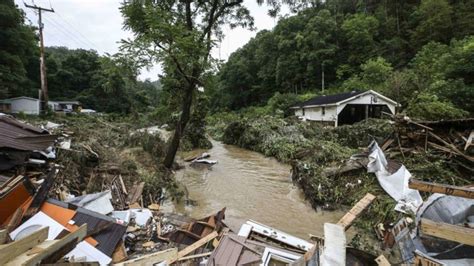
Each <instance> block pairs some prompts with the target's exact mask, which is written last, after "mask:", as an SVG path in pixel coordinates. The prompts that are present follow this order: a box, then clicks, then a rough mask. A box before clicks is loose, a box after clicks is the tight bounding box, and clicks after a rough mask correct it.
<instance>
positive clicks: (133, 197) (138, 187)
mask: <svg viewBox="0 0 474 266" xmlns="http://www.w3.org/2000/svg"><path fill="white" fill-rule="evenodd" d="M144 187H145V182H140V183H139V184H135V185H134V186H133V188H132V189H131V190H130V193H129V194H128V204H129V205H133V204H134V203H137V202H138V201H139V200H140V198H141V197H142V193H143V188H144Z"/></svg>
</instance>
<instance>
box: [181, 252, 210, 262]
mask: <svg viewBox="0 0 474 266" xmlns="http://www.w3.org/2000/svg"><path fill="white" fill-rule="evenodd" d="M211 254H212V252H206V253H201V254H196V255H190V256H186V257H182V258H180V259H178V261H184V260H192V259H198V258H202V257H208V256H211Z"/></svg>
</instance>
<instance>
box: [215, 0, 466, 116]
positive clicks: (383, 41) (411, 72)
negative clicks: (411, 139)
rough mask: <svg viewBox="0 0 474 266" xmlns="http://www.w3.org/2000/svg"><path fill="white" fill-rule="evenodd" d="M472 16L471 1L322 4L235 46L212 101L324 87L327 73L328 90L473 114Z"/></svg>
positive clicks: (224, 105) (231, 103) (245, 100)
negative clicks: (432, 102)
mask: <svg viewBox="0 0 474 266" xmlns="http://www.w3.org/2000/svg"><path fill="white" fill-rule="evenodd" d="M473 14H474V2H473V1H448V0H423V1H408V2H407V1H369V2H360V1H352V2H351V1H340V0H328V1H324V2H319V3H318V4H315V5H313V6H312V7H310V8H306V9H302V10H300V11H299V12H298V13H297V14H296V15H295V16H290V17H287V18H283V19H281V20H280V21H279V22H278V24H277V25H276V26H275V28H274V29H273V30H271V31H267V30H264V31H261V32H259V33H258V34H257V36H256V37H255V38H253V39H251V40H250V41H249V42H248V43H247V44H246V45H245V46H243V47H242V48H240V49H238V50H237V51H236V52H234V53H233V54H232V55H231V56H230V57H229V60H228V61H227V62H226V63H225V64H223V65H222V67H221V69H220V72H219V74H218V86H216V87H215V88H213V89H212V90H211V91H210V95H212V97H213V98H212V99H211V102H213V103H215V105H214V106H213V107H214V109H215V110H218V109H231V110H236V109H240V108H242V107H248V106H252V105H263V104H265V103H266V102H267V100H268V99H269V98H271V97H272V96H273V95H274V94H275V93H276V92H279V93H294V94H300V93H302V92H313V93H322V92H321V86H322V72H323V71H324V77H325V85H326V90H328V91H329V92H325V93H331V92H339V91H347V90H353V89H357V90H366V89H373V90H376V91H379V92H382V93H384V94H386V95H387V96H389V97H392V98H393V99H395V100H397V101H399V102H400V103H401V104H402V108H403V109H405V108H407V107H408V105H409V104H416V102H417V101H416V100H414V99H416V98H419V96H418V95H419V94H423V95H425V94H429V95H434V96H436V97H437V98H438V100H439V101H440V102H442V103H443V104H442V105H443V106H449V108H447V109H446V112H445V111H443V112H441V113H443V114H444V113H447V114H448V116H447V117H456V116H458V115H459V114H466V113H465V112H462V111H460V110H459V109H463V110H466V111H468V112H470V113H473V112H474V110H473V106H474V100H473V99H474V94H473V93H474V88H473V85H472V84H473V79H472V77H473V76H474V66H473V64H474V58H473V56H474V50H473V49H474V48H473V47H474V37H473V36H472V35H473V34H474V26H473V25H474V16H473ZM420 97H422V96H420ZM425 99H426V98H425ZM440 107H441V108H443V107H442V106H440ZM425 109H426V108H425ZM411 110H413V108H411ZM452 112H454V113H452ZM412 114H414V115H416V116H419V117H418V118H425V117H426V118H427V117H428V116H429V115H427V116H425V117H424V114H423V113H414V112H412Z"/></svg>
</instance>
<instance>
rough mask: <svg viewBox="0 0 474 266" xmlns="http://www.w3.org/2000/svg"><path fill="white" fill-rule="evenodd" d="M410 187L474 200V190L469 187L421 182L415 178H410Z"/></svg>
mask: <svg viewBox="0 0 474 266" xmlns="http://www.w3.org/2000/svg"><path fill="white" fill-rule="evenodd" d="M408 187H409V188H411V189H416V190H419V191H424V192H431V193H441V194H445V195H450V196H456V197H463V198H468V199H474V189H471V188H467V187H458V186H451V185H443V184H437V183H431V182H426V181H421V180H417V179H413V178H410V180H409V181H408Z"/></svg>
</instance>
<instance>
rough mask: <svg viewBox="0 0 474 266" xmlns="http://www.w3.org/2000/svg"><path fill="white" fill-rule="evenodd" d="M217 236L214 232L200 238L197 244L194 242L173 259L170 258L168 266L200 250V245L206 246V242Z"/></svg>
mask: <svg viewBox="0 0 474 266" xmlns="http://www.w3.org/2000/svg"><path fill="white" fill-rule="evenodd" d="M218 235H219V234H218V233H217V232H216V231H214V232H212V233H210V234H208V235H207V236H205V237H203V238H201V239H200V240H198V241H197V242H195V243H194V244H192V245H190V246H187V247H186V248H184V249H183V250H181V251H179V252H178V255H177V256H176V257H174V258H170V259H168V260H167V263H168V264H171V263H174V262H176V261H177V260H179V259H180V258H182V257H184V256H186V255H188V254H189V253H191V252H193V251H194V250H196V249H198V248H200V247H201V246H202V245H204V244H206V243H207V242H209V241H211V240H213V239H214V238H216V237H217V236H218Z"/></svg>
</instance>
